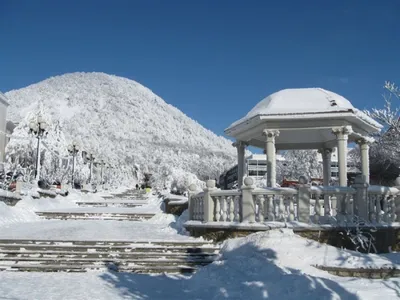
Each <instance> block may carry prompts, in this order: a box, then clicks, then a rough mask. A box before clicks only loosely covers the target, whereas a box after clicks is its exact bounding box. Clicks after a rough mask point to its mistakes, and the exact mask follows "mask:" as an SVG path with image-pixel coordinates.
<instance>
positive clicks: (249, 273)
mask: <svg viewBox="0 0 400 300" xmlns="http://www.w3.org/2000/svg"><path fill="white" fill-rule="evenodd" d="M144 234H146V233H144ZM323 262H326V263H328V264H330V265H341V266H345V267H355V266H365V263H366V262H367V263H368V264H369V265H377V266H379V265H383V264H390V265H391V264H392V263H393V264H397V263H398V261H397V258H396V255H395V254H391V255H386V256H374V255H372V256H371V255H362V254H355V253H354V252H351V251H342V250H339V249H336V248H333V247H331V246H326V245H320V244H319V243H316V242H311V241H307V240H305V239H303V238H301V237H298V236H296V235H294V234H293V232H292V231H290V230H289V229H286V230H274V231H270V232H265V233H257V234H253V235H251V236H248V237H246V238H239V239H233V240H229V241H228V242H226V244H225V245H224V248H223V251H222V255H221V257H220V259H219V260H218V261H216V262H214V263H213V264H211V265H209V266H206V267H204V268H202V269H200V270H199V271H198V272H197V273H196V274H194V275H193V276H191V277H184V276H172V275H158V276H150V275H136V274H128V273H111V272H89V273H78V274H66V273H58V274H45V273H8V272H2V273H0V290H1V291H2V297H4V299H43V300H45V299H296V300H299V299H318V300H319V299H398V298H399V293H400V279H388V280H369V279H357V278H342V277H337V276H333V275H330V274H328V273H327V272H324V271H321V270H318V269H316V268H314V267H313V266H312V265H313V264H316V263H323Z"/></svg>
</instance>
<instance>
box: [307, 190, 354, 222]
mask: <svg viewBox="0 0 400 300" xmlns="http://www.w3.org/2000/svg"><path fill="white" fill-rule="evenodd" d="M310 194H311V200H310V215H311V216H312V217H313V221H314V222H315V223H319V222H320V221H321V218H322V217H324V218H323V219H324V220H326V221H328V218H329V217H331V216H332V217H336V218H337V219H338V221H342V220H348V221H351V220H352V219H353V215H354V195H355V194H356V190H355V189H354V188H351V187H338V186H312V187H310Z"/></svg>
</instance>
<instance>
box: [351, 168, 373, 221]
mask: <svg viewBox="0 0 400 300" xmlns="http://www.w3.org/2000/svg"><path fill="white" fill-rule="evenodd" d="M352 187H353V188H354V189H355V190H356V194H355V195H354V200H353V212H354V215H356V216H358V217H359V218H361V220H365V221H367V220H368V187H369V184H368V182H367V180H366V177H365V176H364V175H359V176H357V177H356V179H355V182H354V184H353V186H352Z"/></svg>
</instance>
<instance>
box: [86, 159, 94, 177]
mask: <svg viewBox="0 0 400 300" xmlns="http://www.w3.org/2000/svg"><path fill="white" fill-rule="evenodd" d="M86 160H88V161H89V172H90V173H89V183H91V182H92V168H93V161H94V156H93V154H91V153H90V154H87V153H86Z"/></svg>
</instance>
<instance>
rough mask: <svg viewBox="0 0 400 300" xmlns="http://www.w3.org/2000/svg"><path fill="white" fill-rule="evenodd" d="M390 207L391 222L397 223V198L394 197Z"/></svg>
mask: <svg viewBox="0 0 400 300" xmlns="http://www.w3.org/2000/svg"><path fill="white" fill-rule="evenodd" d="M389 206H390V219H389V220H390V222H394V221H396V196H392V197H391V199H390V202H389Z"/></svg>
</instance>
